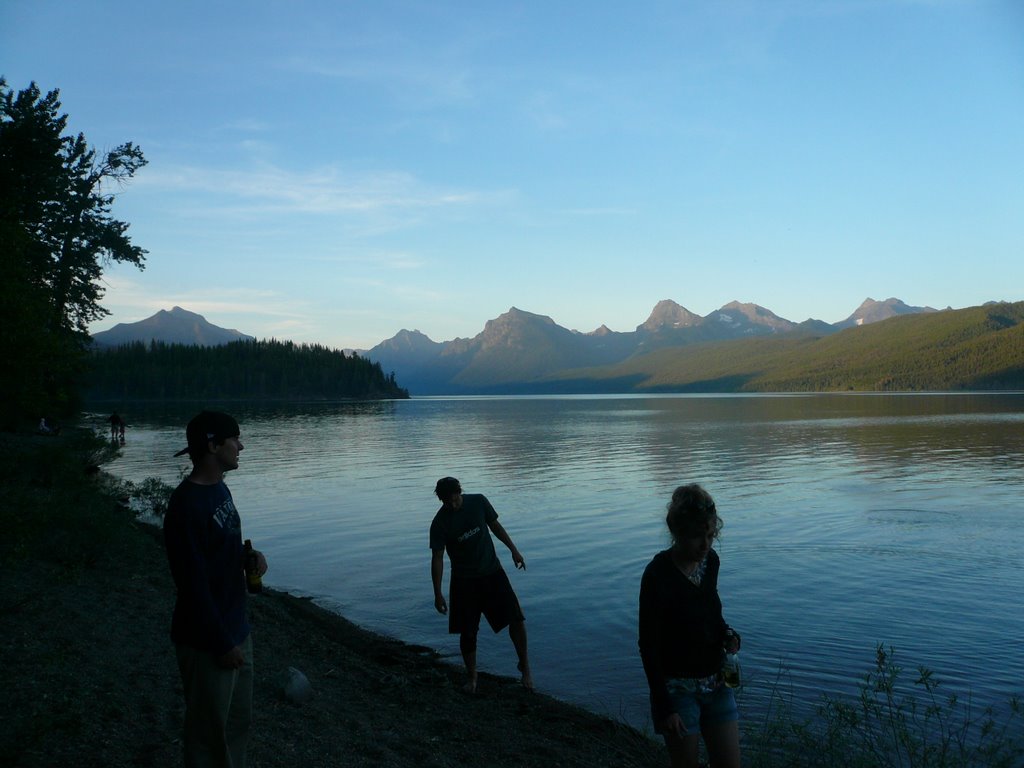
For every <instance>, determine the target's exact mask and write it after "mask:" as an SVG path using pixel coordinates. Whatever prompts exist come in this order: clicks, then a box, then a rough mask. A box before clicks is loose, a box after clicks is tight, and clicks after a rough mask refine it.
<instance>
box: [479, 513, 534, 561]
mask: <svg viewBox="0 0 1024 768" xmlns="http://www.w3.org/2000/svg"><path fill="white" fill-rule="evenodd" d="M487 527H488V528H490V529H491V533H493V534H494V536H495V538H496V539H497V540H498V541H500V542H501V543H502V544H504V545H505V546H506V547H508V551H509V552H511V553H512V562H513V563H515V564H516V568H519V569H521V570H524V571H525V570H526V561H525V560H524V559H523V556H522V555H521V554H520V553H519V550H518V549H516V545H515V544H513V543H512V537H511V536H509V535H508V531H506V530H505V529H504V527H502V525H501V523H499V522H498V521H497V519H494V520H491V521H490V522H489V523H487Z"/></svg>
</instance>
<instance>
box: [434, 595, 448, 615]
mask: <svg viewBox="0 0 1024 768" xmlns="http://www.w3.org/2000/svg"><path fill="white" fill-rule="evenodd" d="M434 607H435V608H437V612H438V613H448V603H447V602H445V599H444V595H434Z"/></svg>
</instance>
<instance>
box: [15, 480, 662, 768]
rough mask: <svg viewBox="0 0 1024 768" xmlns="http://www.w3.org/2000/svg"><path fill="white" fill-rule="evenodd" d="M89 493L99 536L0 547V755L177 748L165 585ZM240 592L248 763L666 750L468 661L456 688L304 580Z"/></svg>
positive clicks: (130, 530) (414, 649) (156, 558)
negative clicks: (295, 681)
mask: <svg viewBox="0 0 1024 768" xmlns="http://www.w3.org/2000/svg"><path fill="white" fill-rule="evenodd" d="M105 503H106V505H107V509H109V510H111V515H112V516H114V517H116V516H121V521H120V522H119V523H118V525H117V528H116V537H115V538H114V539H113V540H111V541H105V542H104V543H103V547H102V551H98V552H89V553H87V555H88V556H87V557H85V558H84V559H83V560H82V561H80V562H75V561H74V560H75V558H69V559H63V560H59V561H58V562H52V561H51V560H50V559H49V557H48V556H35V555H29V556H26V557H20V558H17V557H15V558H11V557H9V556H7V557H5V561H6V562H5V563H4V565H5V569H6V571H5V581H6V582H7V584H8V589H7V590H5V592H6V596H5V597H4V598H3V599H2V601H0V686H3V689H4V690H5V691H6V692H7V698H8V705H7V710H8V712H10V713H11V714H10V715H9V716H7V715H5V717H4V725H3V728H2V730H0V762H2V763H3V764H4V765H11V766H19V767H22V766H23V767H24V768H36V767H42V766H52V765H76V766H97V768H98V767H99V766H104V767H105V768H118V767H119V766H138V765H145V766H152V767H159V766H178V765H180V764H181V754H180V750H181V745H180V730H181V723H182V718H183V711H184V706H183V703H182V697H181V685H180V681H179V678H178V671H177V665H176V661H175V657H174V651H173V646H172V644H171V641H170V637H169V629H170V617H171V611H172V608H173V604H174V586H173V582H172V580H171V577H170V572H169V569H168V567H167V562H166V558H165V556H164V552H163V545H162V541H161V535H160V531H159V529H158V528H155V527H154V526H152V525H151V524H147V523H142V522H138V521H136V520H134V519H131V518H130V514H131V513H130V512H128V511H127V510H125V509H124V508H123V507H122V508H119V507H118V504H117V502H116V501H114V500H113V499H111V498H109V497H107V498H106V502H105ZM74 546H75V545H74V543H73V542H72V543H71V547H72V549H74ZM5 554H6V553H5ZM251 598H252V599H250V600H249V612H250V617H251V621H252V626H253V640H254V657H255V658H254V662H255V665H256V685H255V692H254V723H253V728H252V736H251V742H250V748H249V758H250V759H249V765H250V766H255V767H256V768H292V767H293V766H304V767H305V766H336V765H345V766H366V767H367V768H369V767H370V766H374V767H376V768H399V767H404V766H416V767H417V768H419V767H421V766H422V767H424V768H431V767H433V768H456V767H457V766H458V767H459V768H475V767H477V766H479V768H533V767H536V768H541V767H542V766H543V767H545V768H552V767H555V768H557V767H558V766H604V767H606V768H633V767H634V766H635V767H636V768H640V766H652V765H660V764H663V763H665V762H666V760H667V758H666V755H665V752H664V747H663V746H662V745H661V743H660V742H656V741H654V740H653V739H651V738H649V737H648V736H646V735H644V734H642V733H640V732H639V731H637V730H635V729H634V728H632V727H630V726H627V725H625V724H623V723H620V722H617V721H615V720H612V719H610V718H607V717H603V716H600V715H597V714H594V713H592V712H589V711H587V710H585V709H582V708H581V707H578V706H575V705H572V704H568V703H566V702H563V701H561V700H558V699H555V698H553V697H551V696H549V695H547V694H543V693H530V692H528V691H526V690H525V689H523V688H522V686H521V685H520V684H519V681H518V680H515V679H512V678H505V677H498V676H495V675H492V674H489V673H484V672H481V673H480V678H479V683H478V692H477V693H476V694H475V695H467V694H464V693H462V692H461V686H462V682H463V679H462V678H463V676H464V672H463V670H462V668H461V665H455V664H452V663H450V662H449V661H447V660H446V659H444V658H443V657H441V656H440V655H439V654H438V653H437V651H435V650H434V649H431V648H427V647H424V646H418V645H412V644H408V643H405V642H404V641H401V640H398V639H393V638H389V637H386V636H384V635H380V634H377V633H375V632H372V631H370V630H367V629H364V628H362V627H360V626H358V625H356V624H354V623H352V622H350V621H349V620H348V619H346V618H345V617H344V616H342V615H341V614H339V613H336V612H334V611H332V610H330V609H328V608H325V607H322V606H320V605H317V604H316V603H315V602H314V599H313V598H310V597H299V596H296V595H292V594H290V593H287V592H281V591H278V590H273V589H268V590H267V591H266V592H265V593H264V594H261V595H254V596H251ZM289 667H294V668H296V669H298V670H300V671H301V672H302V673H303V674H304V675H305V676H306V677H307V678H308V680H309V682H310V683H311V685H312V688H313V696H312V698H311V699H310V700H309V701H307V702H306V703H304V704H301V705H297V704H293V703H290V702H288V701H286V700H285V699H284V697H283V695H282V691H281V688H282V684H283V682H284V679H285V678H286V674H287V671H288V668H289Z"/></svg>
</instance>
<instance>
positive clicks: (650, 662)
mask: <svg viewBox="0 0 1024 768" xmlns="http://www.w3.org/2000/svg"><path fill="white" fill-rule="evenodd" d="M665 522H666V523H667V524H668V530H669V533H670V534H671V536H672V546H671V547H670V548H669V549H666V550H664V551H663V552H659V553H658V554H657V555H655V557H654V559H653V560H651V562H650V564H649V565H648V566H647V568H646V570H644V575H643V579H642V581H641V582H640V658H641V659H642V661H643V664H644V672H645V673H646V674H647V683H648V685H649V686H650V689H651V718H652V720H653V721H654V729H655V731H657V732H658V733H660V734H662V736H664V738H665V744H666V746H667V747H668V753H669V757H670V758H671V760H672V766H673V768H697V766H699V765H700V763H699V757H698V755H699V749H700V738H701V737H703V738H704V745H705V747H706V748H707V751H708V757H709V759H710V760H711V766H712V768H739V765H740V741H739V725H738V723H737V719H738V716H737V713H736V700H735V698H734V697H733V693H732V689H731V688H728V687H727V686H726V685H725V683H724V681H723V679H722V661H723V658H724V654H725V653H726V652H727V651H728V652H730V653H734V652H736V651H738V650H739V646H740V639H739V635H738V634H736V633H735V631H734V630H732V629H731V628H730V627H729V625H728V624H726V623H725V619H723V618H722V601H721V600H720V599H719V597H718V567H719V560H718V553H717V552H715V550H713V549H712V548H711V545H712V543H713V542H714V540H715V539H716V538H717V537H718V533H719V531H720V530H721V529H722V520H721V518H719V517H718V514H717V512H716V510H715V502H714V501H713V500H712V498H711V496H710V495H709V494H708V492H707V491H705V490H704V489H703V488H701V487H700V486H699V485H696V484H693V485H681V486H679V487H678V488H676V489H675V491H674V492H673V493H672V501H671V502H669V505H668V514H667V516H666V517H665ZM727 633H728V634H727Z"/></svg>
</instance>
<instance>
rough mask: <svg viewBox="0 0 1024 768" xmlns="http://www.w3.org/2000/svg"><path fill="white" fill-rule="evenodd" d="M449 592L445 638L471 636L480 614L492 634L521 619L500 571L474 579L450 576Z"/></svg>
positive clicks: (510, 591)
mask: <svg viewBox="0 0 1024 768" xmlns="http://www.w3.org/2000/svg"><path fill="white" fill-rule="evenodd" d="M449 591H450V595H449V598H450V599H449V603H451V605H449V606H448V633H449V634H452V635H460V634H463V633H466V632H471V633H473V634H475V633H476V631H477V630H478V629H479V628H480V615H481V614H483V615H484V617H485V618H486V619H487V623H488V624H490V625H491V629H493V630H494V631H495V632H501V630H503V629H504V628H505V627H507V626H508V625H509V624H512V623H514V622H517V621H523V620H524V618H525V617H524V616H523V611H522V609H521V608H520V607H519V599H518V598H517V597H516V593H515V592H514V591H513V590H512V585H511V584H510V583H509V580H508V575H507V574H506V573H505V570H504V569H503V568H499V569H498V570H497V571H495V572H494V573H492V574H491V575H489V576H482V577H480V578H478V579H466V578H459V577H456V576H453V577H452V581H451V586H450V590H449Z"/></svg>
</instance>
